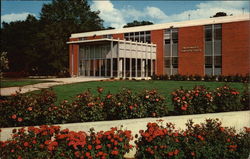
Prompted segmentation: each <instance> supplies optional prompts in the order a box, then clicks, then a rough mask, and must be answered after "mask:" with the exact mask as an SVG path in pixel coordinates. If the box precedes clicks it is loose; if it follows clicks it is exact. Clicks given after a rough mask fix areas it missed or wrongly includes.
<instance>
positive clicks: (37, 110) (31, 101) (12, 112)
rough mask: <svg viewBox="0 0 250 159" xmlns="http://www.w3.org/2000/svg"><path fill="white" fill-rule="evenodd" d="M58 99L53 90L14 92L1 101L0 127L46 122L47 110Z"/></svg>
mask: <svg viewBox="0 0 250 159" xmlns="http://www.w3.org/2000/svg"><path fill="white" fill-rule="evenodd" d="M55 101H56V95H55V93H54V92H53V91H51V90H43V91H42V92H41V93H39V94H28V95H26V94H20V93H17V94H13V95H12V96H10V97H8V99H6V100H1V101H0V111H1V112H4V113H3V114H2V115H1V116H0V127H6V126H24V125H39V124H44V119H45V118H46V117H47V110H48V108H49V107H50V106H51V104H52V103H54V102H55Z"/></svg>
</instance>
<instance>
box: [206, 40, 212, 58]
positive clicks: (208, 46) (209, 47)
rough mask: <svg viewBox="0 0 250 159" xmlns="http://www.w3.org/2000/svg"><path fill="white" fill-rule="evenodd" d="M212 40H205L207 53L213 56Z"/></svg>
mask: <svg viewBox="0 0 250 159" xmlns="http://www.w3.org/2000/svg"><path fill="white" fill-rule="evenodd" d="M212 50H213V48H212V41H206V42H205V55H207V56H208V55H210V56H212Z"/></svg>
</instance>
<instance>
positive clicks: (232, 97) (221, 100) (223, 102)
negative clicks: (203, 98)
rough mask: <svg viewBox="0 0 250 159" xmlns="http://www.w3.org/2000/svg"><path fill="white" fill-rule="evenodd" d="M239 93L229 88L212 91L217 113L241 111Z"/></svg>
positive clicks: (224, 87)
mask: <svg viewBox="0 0 250 159" xmlns="http://www.w3.org/2000/svg"><path fill="white" fill-rule="evenodd" d="M239 94H240V92H238V91H237V90H236V89H233V88H231V87H229V86H226V85H225V86H223V87H220V88H217V89H216V90H215V91H214V104H215V106H216V109H217V111H232V110H241V109H242V105H241V104H240V95H239Z"/></svg>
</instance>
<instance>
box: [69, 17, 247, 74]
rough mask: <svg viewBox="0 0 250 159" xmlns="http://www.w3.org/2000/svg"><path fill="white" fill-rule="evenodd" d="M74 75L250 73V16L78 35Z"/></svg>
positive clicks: (72, 44)
mask: <svg viewBox="0 0 250 159" xmlns="http://www.w3.org/2000/svg"><path fill="white" fill-rule="evenodd" d="M67 43H68V44H69V59H70V60H69V61H70V73H71V75H72V76H105V77H115V78H116V77H118V78H121V77H123V78H133V77H138V78H140V77H142V78H143V77H148V76H151V75H153V74H157V75H164V74H167V75H174V74H182V75H201V76H204V75H205V74H207V75H236V74H240V75H246V74H248V73H249V70H250V15H249V14H247V15H242V16H224V17H216V18H209V19H204V20H189V21H184V22H173V23H165V24H155V25H147V26H139V27H131V28H122V29H112V30H101V31H93V32H85V33H76V34H72V35H71V37H70V39H69V42H67Z"/></svg>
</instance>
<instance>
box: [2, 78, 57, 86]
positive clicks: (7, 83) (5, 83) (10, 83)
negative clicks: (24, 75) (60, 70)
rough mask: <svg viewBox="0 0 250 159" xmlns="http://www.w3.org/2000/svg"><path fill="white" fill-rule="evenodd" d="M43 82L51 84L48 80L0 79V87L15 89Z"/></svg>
mask: <svg viewBox="0 0 250 159" xmlns="http://www.w3.org/2000/svg"><path fill="white" fill-rule="evenodd" d="M43 82H52V81H49V80H37V79H15V80H14V79H1V85H0V86H1V87H0V88H6V87H17V86H26V85H31V84H37V83H43Z"/></svg>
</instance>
